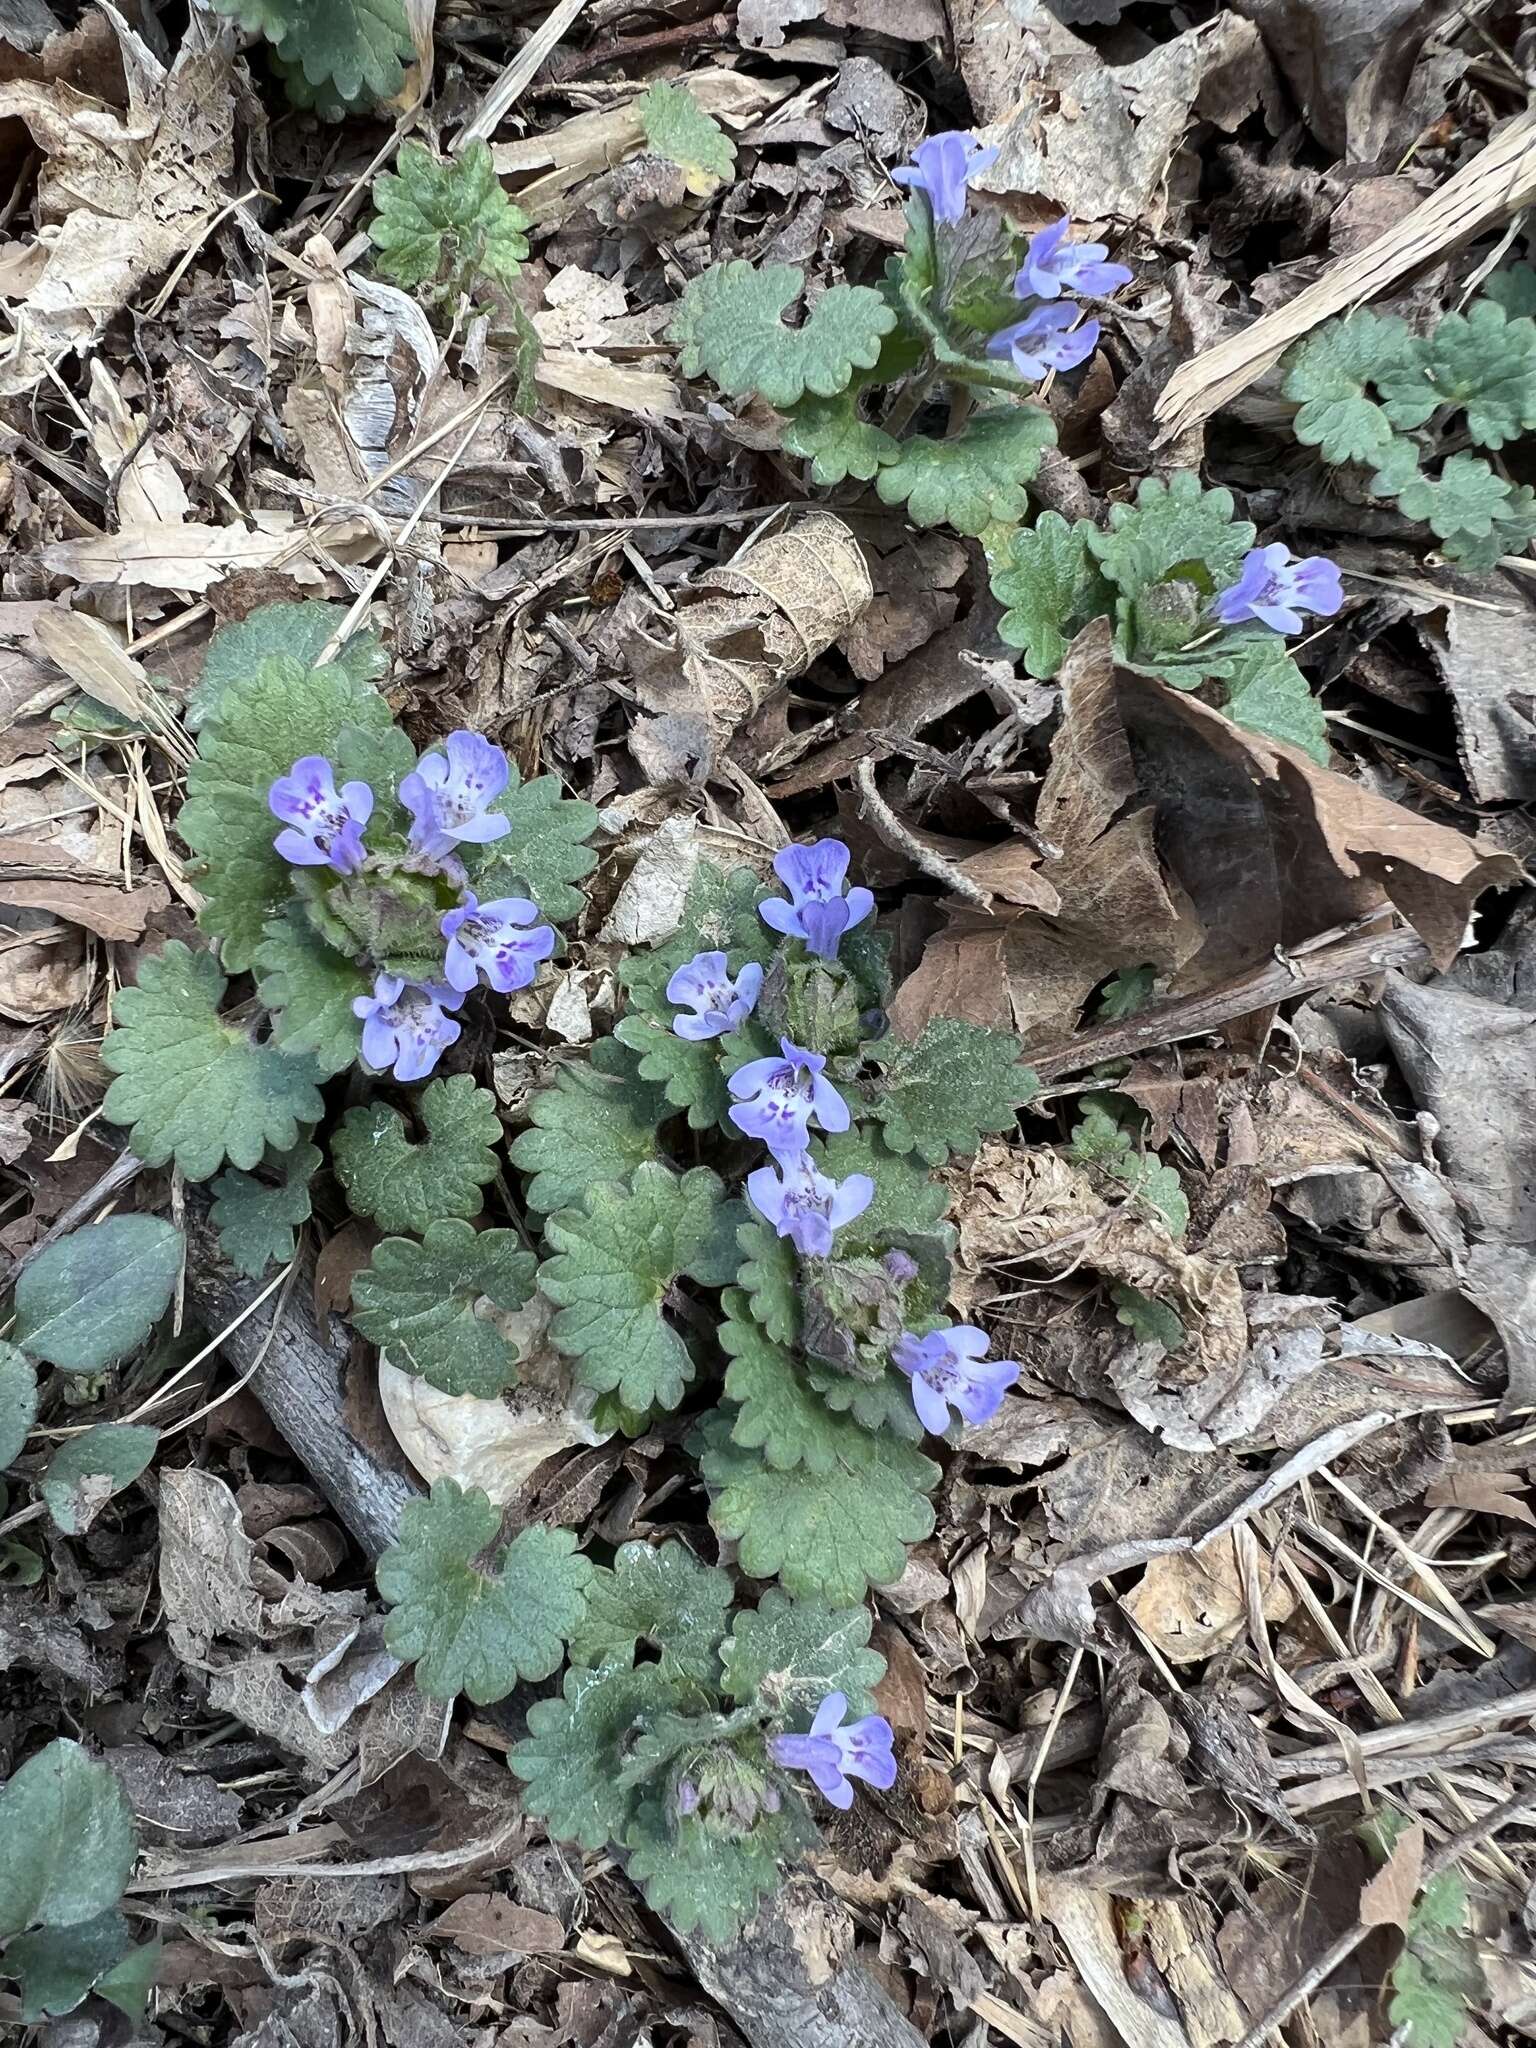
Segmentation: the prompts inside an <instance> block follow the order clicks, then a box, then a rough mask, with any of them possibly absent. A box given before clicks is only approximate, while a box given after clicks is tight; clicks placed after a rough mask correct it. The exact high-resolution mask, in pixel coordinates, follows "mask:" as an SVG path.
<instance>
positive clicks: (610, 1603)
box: [570, 1542, 732, 1686]
mask: <svg viewBox="0 0 1536 2048" xmlns="http://www.w3.org/2000/svg"><path fill="white" fill-rule="evenodd" d="M731 1598H732V1587H731V1578H730V1574H729V1573H728V1572H722V1571H716V1570H714V1569H713V1568H712V1567H711V1566H709V1565H704V1564H700V1563H699V1561H698V1559H697V1558H696V1557H695V1556H694V1554H693V1552H692V1551H691V1550H689V1549H688V1548H687V1547H686V1545H684V1544H682V1543H658V1544H651V1543H639V1542H635V1543H623V1544H620V1546H619V1548H618V1550H617V1551H616V1552H615V1554H614V1560H613V1568H612V1570H605V1569H603V1568H602V1567H601V1566H599V1567H598V1569H597V1570H596V1572H595V1573H594V1575H593V1579H592V1583H591V1585H590V1587H589V1588H588V1590H587V1611H586V1615H585V1617H584V1618H583V1620H582V1622H581V1625H580V1626H579V1627H578V1628H577V1629H576V1631H575V1633H574V1634H573V1635H572V1637H571V1646H570V1655H571V1662H572V1663H573V1664H603V1663H607V1662H610V1661H611V1660H613V1659H614V1658H617V1657H620V1656H623V1657H627V1658H628V1659H629V1661H630V1662H631V1663H633V1662H634V1652H635V1650H636V1648H637V1646H638V1645H639V1644H641V1643H646V1644H648V1645H649V1646H650V1647H651V1648H652V1649H653V1650H655V1651H656V1652H657V1653H658V1654H659V1656H660V1657H661V1660H662V1662H663V1663H664V1664H667V1665H668V1666H670V1667H671V1668H673V1669H675V1670H677V1671H680V1672H683V1673H684V1674H686V1676H688V1677H689V1678H691V1679H694V1680H695V1681H696V1682H697V1683H698V1684H699V1685H702V1686H713V1685H714V1684H715V1683H716V1682H717V1679H718V1675H719V1669H720V1660H719V1654H718V1653H719V1648H720V1644H721V1642H722V1640H723V1639H724V1636H725V1628H726V1617H727V1616H728V1615H729V1613H730V1609H731Z"/></svg>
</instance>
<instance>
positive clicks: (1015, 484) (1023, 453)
mask: <svg viewBox="0 0 1536 2048" xmlns="http://www.w3.org/2000/svg"><path fill="white" fill-rule="evenodd" d="M1055 445H1056V428H1055V425H1054V423H1053V422H1052V420H1051V416H1050V414H1049V413H1048V412H1046V411H1045V409H1044V408H1043V407H1042V406H1038V405H999V406H992V407H989V408H987V409H985V410H983V411H981V412H975V413H972V415H971V417H970V418H969V419H968V420H967V421H966V423H965V425H964V426H963V427H962V428H961V430H960V432H959V433H958V434H956V435H954V436H953V437H952V438H951V439H950V440H947V441H938V440H934V439H933V438H931V437H930V436H929V435H926V434H913V435H911V436H909V438H908V439H907V440H905V441H901V442H899V443H898V444H897V446H898V449H899V451H900V452H899V453H898V455H897V458H896V460H895V461H894V462H893V463H890V464H889V465H888V466H887V467H886V468H884V469H882V470H881V471H880V473H879V475H878V476H877V477H876V479H875V489H876V491H877V492H878V493H879V495H880V498H881V500H882V502H883V503H885V504H887V505H905V506H906V508H907V517H908V518H909V519H910V520H911V521H912V523H913V525H914V526H940V525H949V526H952V527H953V528H954V529H955V531H956V532H957V533H969V534H979V533H985V531H986V530H987V528H988V527H989V526H991V525H992V524H993V523H994V522H995V521H1002V522H1005V523H1012V522H1013V521H1014V520H1018V519H1022V518H1023V516H1024V513H1025V510H1026V509H1027V507H1028V504H1029V496H1028V493H1027V491H1026V490H1025V488H1024V487H1025V485H1026V484H1028V483H1030V482H1031V481H1032V480H1033V478H1034V477H1035V476H1036V474H1037V473H1038V471H1039V468H1040V458H1041V456H1042V455H1043V454H1044V453H1045V451H1046V449H1047V448H1053V447H1054V446H1055Z"/></svg>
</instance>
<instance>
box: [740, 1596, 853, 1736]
mask: <svg viewBox="0 0 1536 2048" xmlns="http://www.w3.org/2000/svg"><path fill="white" fill-rule="evenodd" d="M870 1627H871V1616H870V1612H869V1609H868V1608H867V1607H835V1608H834V1607H827V1606H825V1605H823V1603H822V1602H821V1601H819V1600H791V1598H790V1597H789V1595H788V1594H787V1593H785V1592H783V1591H782V1590H781V1589H780V1588H779V1587H778V1586H769V1587H767V1588H766V1590H765V1591H764V1593H763V1597H762V1599H761V1600H759V1601H758V1603H757V1611H756V1613H753V1612H752V1611H751V1610H750V1609H747V1610H744V1611H743V1612H742V1613H740V1614H738V1615H737V1616H736V1619H735V1621H734V1622H733V1623H732V1625H731V1633H730V1635H729V1637H728V1638H727V1640H726V1643H725V1647H724V1648H723V1649H722V1650H721V1652H720V1662H721V1666H722V1669H723V1671H724V1674H725V1681H724V1683H725V1692H726V1695H727V1697H728V1698H730V1699H733V1700H739V1701H741V1702H743V1703H745V1702H747V1701H748V1700H750V1701H752V1702H753V1703H754V1704H755V1705H756V1706H758V1707H760V1708H762V1709H764V1710H765V1711H766V1712H768V1713H770V1714H771V1715H772V1716H773V1717H774V1718H775V1719H776V1720H779V1721H782V1722H784V1723H785V1725H786V1726H788V1727H790V1728H808V1727H809V1726H810V1724H811V1721H812V1720H813V1719H814V1717H815V1713H816V1709H817V1708H818V1707H819V1706H820V1705H821V1703H822V1701H823V1700H824V1699H825V1698H826V1696H827V1694H828V1693H829V1692H840V1693H843V1694H845V1695H846V1697H847V1700H848V1717H849V1719H850V1720H855V1721H856V1720H858V1719H859V1718H860V1717H861V1716H862V1715H864V1714H869V1713H872V1712H873V1711H874V1689H875V1687H876V1686H877V1685H878V1684H879V1683H880V1681H881V1679H882V1678H883V1677H884V1676H885V1659H884V1658H883V1657H882V1656H881V1655H880V1652H879V1651H878V1650H872V1649H870V1647H869V1632H870Z"/></svg>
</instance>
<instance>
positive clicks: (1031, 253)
mask: <svg viewBox="0 0 1536 2048" xmlns="http://www.w3.org/2000/svg"><path fill="white" fill-rule="evenodd" d="M1071 225H1072V223H1071V221H1070V219H1069V218H1068V217H1067V215H1066V214H1063V215H1062V217H1061V219H1060V220H1057V221H1052V223H1051V225H1050V226H1049V227H1048V228H1042V229H1041V230H1040V232H1039V234H1038V235H1031V236H1030V238H1029V247H1028V248H1027V249H1026V250H1025V252H1024V268H1023V269H1022V270H1021V271H1020V272H1019V274H1018V276H1017V277H1016V278H1015V279H1014V281H1013V289H1014V292H1015V294H1016V295H1017V296H1018V297H1019V298H1021V299H1029V298H1035V299H1059V298H1060V297H1061V295H1062V293H1063V292H1064V291H1067V292H1087V293H1088V295H1089V296H1090V297H1091V298H1095V299H1106V298H1108V297H1109V294H1110V293H1111V292H1115V291H1118V290H1119V289H1120V287H1121V285H1123V284H1129V283H1130V281H1131V275H1132V274H1131V272H1130V271H1129V270H1127V269H1126V267H1125V265H1124V264H1123V263H1106V262H1105V261H1104V258H1105V257H1106V256H1107V255H1108V254H1109V250H1108V248H1107V247H1106V245H1105V244H1104V243H1103V242H1069V241H1068V240H1067V230H1068V228H1070V227H1071Z"/></svg>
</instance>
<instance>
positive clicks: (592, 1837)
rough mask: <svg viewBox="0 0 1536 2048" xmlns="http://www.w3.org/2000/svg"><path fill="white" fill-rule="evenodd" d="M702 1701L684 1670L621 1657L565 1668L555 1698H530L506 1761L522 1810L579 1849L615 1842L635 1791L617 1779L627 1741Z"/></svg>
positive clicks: (625, 1822)
mask: <svg viewBox="0 0 1536 2048" xmlns="http://www.w3.org/2000/svg"><path fill="white" fill-rule="evenodd" d="M708 1704H710V1702H709V1699H708V1696H707V1695H705V1694H703V1693H701V1692H700V1690H699V1688H698V1686H697V1685H696V1684H695V1683H694V1682H693V1681H692V1680H691V1679H689V1678H688V1677H686V1676H685V1674H684V1673H683V1672H681V1671H679V1670H677V1669H676V1668H674V1667H671V1666H668V1665H666V1664H660V1663H657V1664H637V1665H635V1666H634V1667H633V1668H631V1666H630V1665H629V1663H628V1662H627V1661H626V1660H625V1659H624V1658H622V1657H619V1658H611V1659H610V1660H609V1662H608V1663H606V1664H601V1665H597V1666H589V1667H582V1666H573V1667H572V1668H571V1669H570V1670H569V1671H567V1672H566V1674H565V1683H564V1687H563V1697H562V1698H560V1699H550V1700H535V1701H534V1703H533V1705H532V1706H531V1707H530V1708H529V1709H528V1735H527V1738H526V1740H525V1741H522V1742H519V1743H517V1744H516V1745H515V1746H514V1747H513V1749H512V1750H511V1752H510V1753H509V1755H508V1757H507V1762H508V1764H509V1766H510V1767H511V1769H512V1770H513V1771H515V1772H516V1774H517V1776H518V1777H519V1778H521V1779H522V1780H523V1783H524V1787H525V1789H524V1792H523V1806H524V1809H525V1810H526V1811H527V1812H528V1813H531V1814H533V1815H535V1816H536V1817H537V1818H538V1819H540V1820H542V1821H543V1822H544V1824H545V1826H546V1827H547V1828H548V1830H549V1833H550V1835H551V1836H552V1837H553V1838H554V1839H555V1840H557V1841H562V1842H576V1843H578V1844H579V1845H580V1846H581V1847H582V1848H583V1849H601V1848H603V1847H604V1846H605V1845H606V1844H607V1843H609V1842H621V1841H622V1840H623V1839H624V1836H625V1832H626V1830H627V1829H628V1827H629V1824H630V1822H631V1820H632V1818H633V1816H634V1812H635V1808H636V1806H637V1805H638V1803H639V1796H638V1794H637V1793H636V1792H635V1791H634V1790H633V1788H632V1787H631V1786H630V1785H629V1783H628V1782H627V1780H626V1778H625V1772H624V1766H625V1764H626V1763H627V1762H628V1757H629V1746H630V1743H631V1741H632V1740H633V1739H634V1737H635V1736H636V1735H637V1734H638V1733H640V1732H641V1731H643V1730H644V1729H645V1728H646V1727H647V1726H648V1724H649V1723H650V1722H651V1721H652V1720H653V1719H654V1718H655V1717H656V1716H657V1715H659V1714H661V1713H664V1712H666V1711H668V1710H671V1709H677V1708H696V1707H699V1706H707V1705H708Z"/></svg>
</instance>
